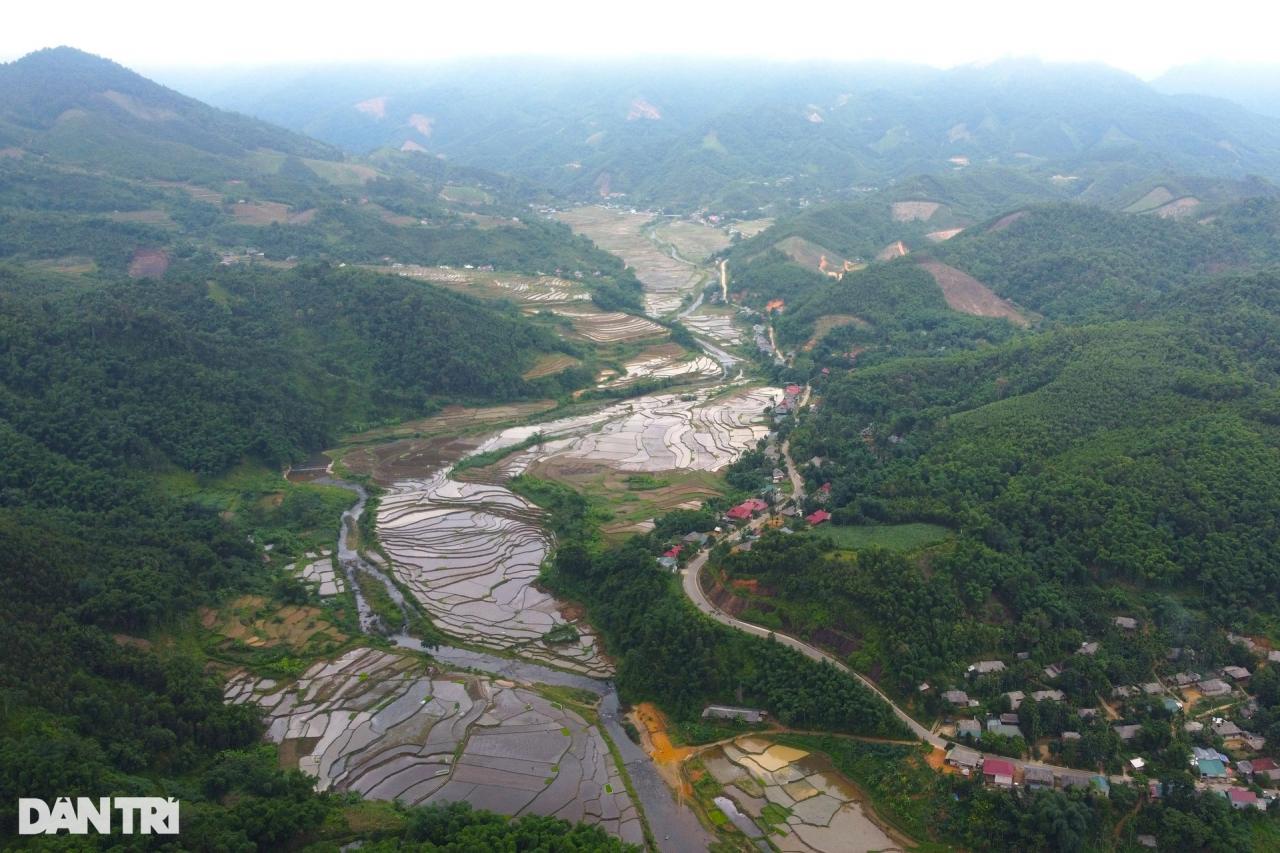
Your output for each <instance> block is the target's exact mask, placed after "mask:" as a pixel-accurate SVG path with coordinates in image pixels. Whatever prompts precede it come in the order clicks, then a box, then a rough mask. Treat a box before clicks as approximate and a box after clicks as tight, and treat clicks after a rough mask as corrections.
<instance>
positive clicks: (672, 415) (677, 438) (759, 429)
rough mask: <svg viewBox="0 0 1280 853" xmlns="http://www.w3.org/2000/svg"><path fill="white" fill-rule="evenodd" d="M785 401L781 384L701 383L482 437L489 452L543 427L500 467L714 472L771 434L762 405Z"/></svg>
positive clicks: (507, 469)
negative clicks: (537, 439) (539, 440)
mask: <svg viewBox="0 0 1280 853" xmlns="http://www.w3.org/2000/svg"><path fill="white" fill-rule="evenodd" d="M780 399H782V391H781V390H780V389H778V388H761V387H756V388H748V387H739V388H736V389H731V390H729V391H728V392H727V393H726V392H725V389H724V388H723V387H722V388H715V389H701V390H699V391H695V392H690V393H683V394H654V395H650V396H645V397H638V398H636V399H634V400H627V401H624V402H621V403H615V404H614V405H612V406H608V407H606V408H603V409H600V410H598V411H596V412H592V413H590V414H587V415H581V416H577V417H572V418H564V419H561V420H558V421H551V422H549V423H544V424H539V425H537V426H525V427H513V428H511V429H507V430H503V431H502V432H501V433H498V435H496V436H494V437H493V438H491V439H489V440H488V441H486V442H485V443H483V444H482V445H481V446H480V448H479V450H480V451H488V450H493V449H497V448H501V447H510V446H512V445H515V444H519V443H520V442H521V441H524V440H525V439H527V438H528V437H529V436H531V435H533V434H534V433H537V432H541V433H542V435H543V436H544V437H545V439H546V440H545V441H544V443H543V444H542V446H540V447H535V448H531V449H529V450H525V451H521V452H519V453H517V454H514V455H513V456H511V457H509V458H508V460H507V461H506V462H505V463H504V467H503V472H504V473H510V474H514V473H520V472H522V471H524V470H525V469H526V468H528V467H529V466H531V465H534V464H537V465H539V466H543V467H545V466H547V465H551V464H554V465H561V466H565V465H603V466H607V467H609V468H611V469H613V470H616V471H631V472H656V471H674V470H696V471H718V470H720V469H721V468H723V467H725V466H726V465H728V464H729V463H731V462H733V461H734V460H735V459H737V458H738V456H739V455H740V454H741V453H742V452H743V451H744V450H745V449H746V448H748V447H754V446H755V444H756V442H757V441H758V440H760V439H761V438H763V437H764V436H765V435H766V434H768V432H769V426H768V423H767V422H766V418H765V410H766V409H767V408H769V407H770V406H772V405H774V404H775V403H777V402H778V401H779V400H780Z"/></svg>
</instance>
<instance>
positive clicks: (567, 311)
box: [551, 305, 668, 344]
mask: <svg viewBox="0 0 1280 853" xmlns="http://www.w3.org/2000/svg"><path fill="white" fill-rule="evenodd" d="M551 310H552V311H553V312H554V313H556V314H559V315H560V316H561V317H568V318H569V321H570V322H571V323H573V330H574V333H575V334H577V335H578V336H579V337H583V338H586V339H587V340H589V341H592V342H593V343H597V344H616V343H622V342H623V341H639V340H644V339H645V338H656V337H665V336H666V335H667V334H668V332H667V330H666V329H664V328H663V327H662V326H659V325H658V324H657V323H654V322H651V321H649V320H646V319H645V318H643V317H637V316H635V315H634V314H623V313H622V312H621V311H600V310H598V309H596V308H594V307H592V306H589V305H584V306H582V307H580V308H578V307H575V308H553V309H551Z"/></svg>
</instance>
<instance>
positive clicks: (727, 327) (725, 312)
mask: <svg viewBox="0 0 1280 853" xmlns="http://www.w3.org/2000/svg"><path fill="white" fill-rule="evenodd" d="M737 316H738V312H737V311H735V310H734V309H732V308H723V307H717V306H712V305H703V306H702V307H700V308H699V309H698V310H697V311H695V312H694V313H692V314H690V315H688V316H687V317H684V318H683V319H682V320H681V321H680V322H681V323H683V324H684V326H685V327H686V328H688V329H689V330H690V331H691V332H694V333H695V334H699V335H702V336H704V337H707V338H709V339H710V340H711V341H712V342H713V343H715V344H718V345H719V346H726V347H736V346H740V345H741V344H742V340H743V339H742V330H741V329H740V328H739V327H738V326H737V325H736V324H735V322H734V321H735V319H736V318H737Z"/></svg>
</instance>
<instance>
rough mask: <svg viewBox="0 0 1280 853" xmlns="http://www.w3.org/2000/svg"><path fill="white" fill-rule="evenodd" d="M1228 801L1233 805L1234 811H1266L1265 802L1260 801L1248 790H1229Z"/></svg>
mask: <svg viewBox="0 0 1280 853" xmlns="http://www.w3.org/2000/svg"><path fill="white" fill-rule="evenodd" d="M1227 800H1229V801H1230V803H1231V808H1233V809H1261V810H1263V811H1265V810H1266V808H1267V804H1266V802H1265V801H1263V800H1260V799H1258V795H1257V794H1255V793H1254V792H1253V791H1250V790H1249V789H1248V788H1228V789H1227Z"/></svg>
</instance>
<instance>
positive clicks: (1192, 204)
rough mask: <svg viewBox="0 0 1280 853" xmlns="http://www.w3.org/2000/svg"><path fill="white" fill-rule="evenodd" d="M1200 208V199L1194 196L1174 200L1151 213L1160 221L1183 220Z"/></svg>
mask: <svg viewBox="0 0 1280 853" xmlns="http://www.w3.org/2000/svg"><path fill="white" fill-rule="evenodd" d="M1199 206H1200V199H1198V198H1196V197H1195V196H1189V195H1188V196H1183V197H1182V198H1178V199H1174V200H1173V201H1171V202H1169V203H1168V204H1166V205H1164V206H1163V207H1158V208H1156V209H1155V210H1153V211H1152V213H1154V214H1155V215H1156V216H1159V217H1160V218H1161V219H1184V218H1186V217H1188V216H1190V215H1191V214H1193V213H1195V210H1196V208H1197V207H1199Z"/></svg>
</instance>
